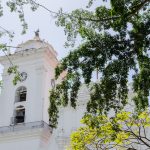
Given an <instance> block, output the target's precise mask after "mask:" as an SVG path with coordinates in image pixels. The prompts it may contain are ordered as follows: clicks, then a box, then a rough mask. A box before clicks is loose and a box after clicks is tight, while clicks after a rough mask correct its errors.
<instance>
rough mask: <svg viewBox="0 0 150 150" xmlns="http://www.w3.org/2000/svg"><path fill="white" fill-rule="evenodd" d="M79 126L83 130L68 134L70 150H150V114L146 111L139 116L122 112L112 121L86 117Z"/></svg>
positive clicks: (99, 117)
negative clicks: (149, 134)
mask: <svg viewBox="0 0 150 150" xmlns="http://www.w3.org/2000/svg"><path fill="white" fill-rule="evenodd" d="M81 123H83V124H84V126H83V127H80V128H79V129H78V130H77V131H75V132H73V133H72V134H71V143H70V148H68V149H69V150H104V149H105V150H107V149H109V150H110V149H116V150H123V149H125V150H126V149H133V150H134V149H137V148H138V146H143V149H149V148H150V139H149V136H148V132H147V131H148V130H149V129H150V113H149V111H147V110H146V111H144V112H142V113H139V114H132V113H130V112H126V111H122V112H120V113H117V114H116V116H115V117H111V118H109V117H107V116H106V115H98V116H94V115H89V114H87V115H85V116H84V118H83V119H82V120H81Z"/></svg>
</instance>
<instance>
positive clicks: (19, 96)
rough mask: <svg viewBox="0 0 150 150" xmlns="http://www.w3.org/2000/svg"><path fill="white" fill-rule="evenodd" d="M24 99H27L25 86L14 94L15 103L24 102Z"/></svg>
mask: <svg viewBox="0 0 150 150" xmlns="http://www.w3.org/2000/svg"><path fill="white" fill-rule="evenodd" d="M26 98H27V88H26V87H25V86H21V87H19V88H17V90H16V93H15V103H16V102H23V101H26Z"/></svg>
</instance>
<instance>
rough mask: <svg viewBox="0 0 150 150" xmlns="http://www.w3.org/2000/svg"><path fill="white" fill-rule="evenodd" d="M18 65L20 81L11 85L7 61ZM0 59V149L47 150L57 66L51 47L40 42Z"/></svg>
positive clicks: (33, 42) (34, 40) (19, 48)
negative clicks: (51, 91) (52, 84)
mask: <svg viewBox="0 0 150 150" xmlns="http://www.w3.org/2000/svg"><path fill="white" fill-rule="evenodd" d="M8 57H9V59H10V60H11V61H12V63H13V65H16V66H18V69H19V71H20V72H21V82H18V83H17V85H16V86H14V85H13V82H12V80H13V75H8V73H7V69H8V68H9V67H10V62H9V59H8ZM8 57H7V56H1V57H0V63H1V64H2V65H3V66H4V70H3V75H2V79H3V87H2V91H1V96H0V150H19V149H21V150H48V141H49V139H50V137H51V128H50V127H49V125H48V124H49V117H48V106H49V99H48V97H49V90H50V88H51V81H52V79H53V78H54V69H55V67H56V65H57V64H58V60H57V54H56V52H55V50H54V49H53V47H52V46H51V45H50V44H48V43H46V42H44V41H42V40H40V38H39V34H38V32H36V36H35V38H34V39H32V40H28V41H27V42H25V43H22V44H20V45H18V48H17V49H16V51H15V53H14V54H11V55H9V56H8Z"/></svg>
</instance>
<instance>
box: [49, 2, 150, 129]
mask: <svg viewBox="0 0 150 150" xmlns="http://www.w3.org/2000/svg"><path fill="white" fill-rule="evenodd" d="M97 1H98V2H99V6H97V7H96V8H95V10H93V11H91V9H88V8H87V9H77V10H74V11H72V13H70V14H66V13H63V12H62V10H61V11H60V12H59V14H57V18H58V20H57V22H56V23H57V25H58V26H61V27H63V28H64V31H65V34H66V35H67V43H66V46H74V44H75V41H76V38H77V37H80V38H81V39H82V40H81V44H80V45H79V46H78V47H77V48H75V49H74V50H73V51H71V52H70V53H69V54H68V56H66V57H65V58H64V59H62V61H61V63H60V65H59V66H58V67H57V68H56V79H57V78H58V77H59V76H60V74H61V73H62V72H63V71H67V75H66V78H65V79H64V80H63V82H62V83H60V84H58V85H57V86H56V88H55V89H53V90H52V91H51V95H50V103H51V105H50V108H49V115H50V123H51V125H52V126H53V127H56V125H57V117H58V107H59V105H63V106H66V105H67V104H68V101H70V103H71V106H72V107H74V108H75V107H76V99H77V93H78V90H79V87H80V85H81V79H84V82H85V83H86V84H87V85H89V84H90V83H91V79H92V74H93V72H95V70H98V72H99V74H100V78H99V82H97V83H94V84H93V85H92V87H91V100H90V101H89V102H88V104H87V111H88V112H89V113H92V114H97V113H99V114H102V113H107V112H109V111H110V109H114V110H115V112H117V111H118V110H121V109H122V108H123V107H124V106H125V105H126V104H127V102H128V81H129V76H130V75H131V73H130V72H132V73H133V76H132V81H133V92H134V93H135V97H134V98H133V100H134V102H135V104H136V108H137V110H141V109H145V108H146V107H147V106H148V96H149V91H150V58H149V50H150V46H149V44H150V39H149V38H150V13H149V11H150V7H149V6H150V1H149V0H107V1H106V0H105V1H104V2H105V4H108V5H109V7H107V6H105V5H101V1H100V0H97ZM93 2H94V1H93V0H91V1H90V2H89V6H88V7H90V6H91V5H92V3H93ZM54 99H55V100H54ZM56 108H57V109H56Z"/></svg>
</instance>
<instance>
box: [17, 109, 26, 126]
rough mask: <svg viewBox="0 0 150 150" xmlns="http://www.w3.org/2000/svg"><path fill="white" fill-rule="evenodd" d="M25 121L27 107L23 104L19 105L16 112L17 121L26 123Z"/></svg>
mask: <svg viewBox="0 0 150 150" xmlns="http://www.w3.org/2000/svg"><path fill="white" fill-rule="evenodd" d="M24 121H25V108H24V107H23V106H18V107H17V108H16V112H15V123H16V124H17V123H24Z"/></svg>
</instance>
